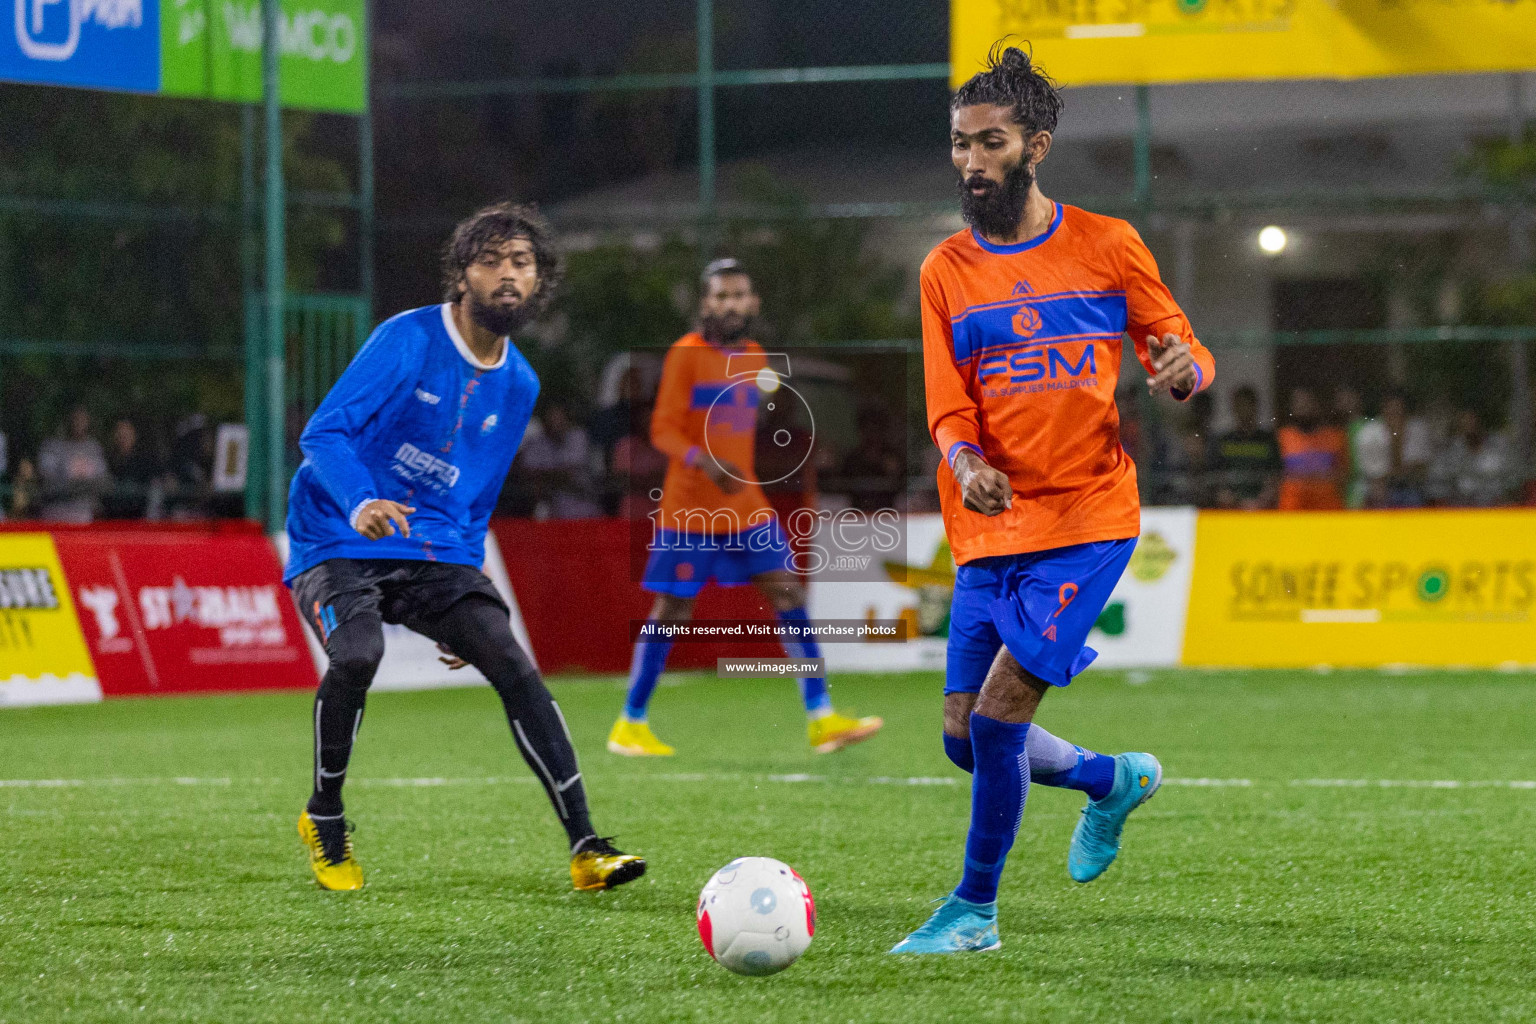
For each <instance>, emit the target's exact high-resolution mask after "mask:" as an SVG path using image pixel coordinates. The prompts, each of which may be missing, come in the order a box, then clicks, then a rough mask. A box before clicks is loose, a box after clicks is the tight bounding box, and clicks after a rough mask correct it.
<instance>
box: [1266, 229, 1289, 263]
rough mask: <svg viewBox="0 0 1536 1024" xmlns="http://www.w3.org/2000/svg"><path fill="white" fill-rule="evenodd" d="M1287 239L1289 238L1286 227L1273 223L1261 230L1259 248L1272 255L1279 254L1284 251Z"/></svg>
mask: <svg viewBox="0 0 1536 1024" xmlns="http://www.w3.org/2000/svg"><path fill="white" fill-rule="evenodd" d="M1287 241H1289V239H1287V238H1286V237H1285V231H1284V229H1282V228H1277V227H1275V225H1273V224H1271V225H1270V226H1269V227H1267V228H1265V229H1264V230H1263V231H1260V232H1259V248H1260V249H1263V250H1264V251H1265V252H1267V253H1269V254H1270V255H1271V256H1275V255H1278V254H1279V253H1280V252H1281V251H1283V250H1284V249H1285V243H1286V242H1287Z"/></svg>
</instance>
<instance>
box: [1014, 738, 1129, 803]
mask: <svg viewBox="0 0 1536 1024" xmlns="http://www.w3.org/2000/svg"><path fill="white" fill-rule="evenodd" d="M1075 749H1076V750H1077V764H1075V765H1073V766H1072V767H1071V768H1068V769H1067V770H1066V771H1064V772H1040V773H1039V774H1034V773H1031V775H1030V779H1031V781H1033V782H1038V783H1040V785H1042V786H1054V787H1056V788H1058V789H1076V790H1081V791H1082V792H1084V793H1087V794H1088V798H1089V799H1090V800H1102V799H1103V798H1104V797H1105V796H1107V795H1108V794H1109V791H1110V790H1111V789H1114V788H1115V759H1114V758H1113V757H1111V756H1109V755H1108V754H1096V753H1094V752H1093V751H1091V750H1084V749H1083V748H1082V747H1076V748H1075Z"/></svg>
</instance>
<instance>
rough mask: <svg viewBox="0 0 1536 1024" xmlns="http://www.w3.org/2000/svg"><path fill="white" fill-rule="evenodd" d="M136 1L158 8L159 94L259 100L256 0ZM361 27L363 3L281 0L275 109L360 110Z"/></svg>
mask: <svg viewBox="0 0 1536 1024" xmlns="http://www.w3.org/2000/svg"><path fill="white" fill-rule="evenodd" d="M18 2H20V0H18ZM26 2H28V3H31V2H34V0H26ZM98 2H99V0H98ZM144 2H145V3H159V4H160V5H161V16H160V33H161V53H162V58H161V85H160V91H161V93H163V94H164V95H167V96H195V97H200V98H202V99H211V100H235V101H239V102H242V103H256V102H259V101H260V100H261V37H262V22H261V2H260V0H221V2H220V3H205V2H203V0H144ZM366 28H367V21H366V17H365V14H364V0H283V3H282V14H281V29H280V32H279V35H280V37H281V44H282V59H281V65H282V66H281V76H282V93H283V106H285V107H302V108H307V109H311V110H334V111H341V112H346V113H360V112H361V111H362V110H363V108H364V106H365V105H366V104H367V87H366V82H367V75H366V68H367V64H366V62H367V60H368V44H367V33H366Z"/></svg>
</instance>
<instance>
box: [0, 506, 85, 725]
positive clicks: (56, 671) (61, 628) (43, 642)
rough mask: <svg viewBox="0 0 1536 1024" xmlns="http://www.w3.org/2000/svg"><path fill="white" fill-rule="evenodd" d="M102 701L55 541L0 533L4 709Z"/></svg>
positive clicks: (0, 646) (1, 695)
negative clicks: (19, 705) (23, 705)
mask: <svg viewBox="0 0 1536 1024" xmlns="http://www.w3.org/2000/svg"><path fill="white" fill-rule="evenodd" d="M100 699H101V688H100V686H99V685H98V684H97V681H96V669H95V668H94V666H93V665H92V664H91V655H90V651H89V650H87V649H86V646H85V637H84V635H82V634H81V632H80V621H79V619H77V618H76V617H75V604H74V601H73V600H71V598H70V593H69V585H68V584H67V583H66V582H65V580H64V570H63V568H62V567H61V566H60V564H59V554H58V551H57V550H55V548H54V545H53V538H52V537H50V536H49V535H48V534H46V533H0V707H3V706H5V705H8V704H11V705H15V704H59V703H68V702H74V701H85V700H100Z"/></svg>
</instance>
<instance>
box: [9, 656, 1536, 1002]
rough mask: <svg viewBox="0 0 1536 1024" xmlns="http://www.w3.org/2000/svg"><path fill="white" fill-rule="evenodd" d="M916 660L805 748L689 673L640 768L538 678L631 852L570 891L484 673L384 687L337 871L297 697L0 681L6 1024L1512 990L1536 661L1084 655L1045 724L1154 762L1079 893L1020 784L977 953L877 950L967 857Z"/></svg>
mask: <svg viewBox="0 0 1536 1024" xmlns="http://www.w3.org/2000/svg"><path fill="white" fill-rule="evenodd" d="M938 688H939V686H938V679H937V677H936V676H933V675H912V676H865V677H846V678H839V679H836V680H834V685H833V693H834V696H835V697H836V698H837V701H838V703H839V705H840V706H847V707H851V708H853V709H856V710H857V711H859V712H863V713H878V714H883V715H884V716H885V717H886V721H887V727H886V729H885V732H884V733H883V734H881V735H880V736H879V737H877V738H876V739H874V740H873V741H871V742H869V743H867V744H865V745H863V746H860V747H856V748H853V749H850V750H847V751H844V752H842V753H840V754H838V755H834V756H829V757H818V756H815V755H813V754H811V753H810V751H809V749H808V747H807V744H806V741H805V733H804V723H803V720H802V718H801V716H800V712H799V710H798V706H797V704H798V702H797V700H796V699H795V694H794V688H793V686H792V685H790V684H786V683H775V682H771V681H742V682H735V681H732V682H722V681H717V680H714V679H704V678H701V677H693V678H687V677H685V678H684V681H683V682H682V684H681V685H677V686H671V685H669V686H665V687H663V688H662V690H661V691H660V692H659V693H658V695H657V698H656V701H655V704H654V707H653V711H652V722H653V725H654V726H655V727H656V730H657V732H658V733H659V734H660V735H661V736H662V738H663V739H665V740H667V741H669V742H672V743H674V744H676V745H677V747H678V750H679V753H678V756H676V757H674V758H670V759H656V760H647V761H640V762H637V761H632V760H626V759H622V758H618V757H614V756H612V755H610V754H608V753H607V752H606V751H605V750H604V749H603V740H604V738H605V736H606V733H607V730H608V727H609V725H610V724H611V722H612V719H613V717H614V715H615V714H616V712H617V710H618V708H619V706H620V702H621V696H622V690H621V688H620V686H619V684H618V683H616V682H614V681H612V680H601V681H590V680H589V681H569V682H559V683H557V684H556V685H555V686H554V689H555V691H556V694H557V696H558V698H559V699H560V702H561V705H562V707H563V708H564V711H565V714H566V717H567V719H568V720H569V722H570V728H571V731H572V733H573V734H574V735H575V737H576V741H577V744H578V747H579V749H580V753H581V756H582V759H583V762H582V763H583V769H584V771H585V774H586V780H587V784H588V789H589V793H590V794H591V800H592V804H593V809H594V816H595V820H596V822H597V824H598V827H599V828H600V829H602V830H603V831H604V833H605V834H606V833H615V834H617V836H618V844H619V845H620V846H621V847H622V848H624V849H626V850H633V851H635V852H639V853H642V854H644V855H645V856H647V857H648V858H649V859H650V862H651V870H650V873H649V874H648V875H647V876H646V877H645V878H644V879H643V880H641V881H639V882H637V883H635V884H633V885H631V886H628V887H626V888H623V889H620V890H617V891H615V892H611V893H603V894H596V895H594V894H584V893H576V892H572V891H571V890H570V883H569V878H568V875H567V871H566V860H565V856H564V844H563V837H562V836H561V834H560V833H559V831H558V829H557V827H556V825H555V820H554V816H553V813H552V812H551V810H550V809H549V807H548V806H547V805H546V803H545V799H544V795H543V792H542V791H541V790H540V789H539V788H538V786H536V785H534V784H533V783H532V781H531V779H530V777H529V773H528V771H527V769H526V768H525V767H524V766H523V764H522V762H521V760H520V759H519V758H518V757H517V754H516V752H515V750H514V748H513V746H512V743H511V740H510V738H509V736H508V733H507V728H506V724H505V722H504V720H503V718H502V716H501V713H500V709H499V706H498V705H497V703H496V701H495V698H494V696H493V695H492V694H491V693H490V691H489V690H485V689H468V690H452V691H438V692H428V693H412V694H378V695H375V696H374V698H373V699H372V701H371V702H370V704H369V709H368V718H367V721H366V723H365V726H364V728H363V733H362V736H361V738H360V742H359V747H358V750H357V754H356V756H355V758H354V760H353V766H352V779H351V782H350V783H349V787H348V791H347V797H348V812H349V816H351V817H353V818H354V819H355V820H356V822H357V824H358V831H357V847H358V852H359V858H360V860H361V861H362V863H363V865H364V868H365V869H366V871H367V876H368V888H367V889H366V890H365V891H363V892H361V893H352V894H347V893H323V892H320V891H318V890H317V889H316V888H315V887H314V885H313V883H312V882H311V881H310V877H309V872H308V869H307V867H306V866H305V863H304V859H303V854H302V851H301V849H300V847H299V844H298V840H297V838H296V837H295V834H294V819H295V818H296V816H297V814H298V812H299V810H300V809H301V807H302V806H303V802H304V799H305V796H306V795H307V792H308V777H309V770H310V765H309V757H310V754H309V741H310V721H311V719H310V706H311V704H310V698H309V697H308V695H304V694H278V695H262V696H250V697H218V698H194V699H176V700H170V699H167V700H140V701H121V702H112V703H106V704H101V705H95V706H88V707H70V708H46V709H32V710H10V711H0V780H4V781H3V782H0V1022H5V1024H23V1022H25V1024H36V1022H52V1021H109V1020H110V1021H118V1020H124V1021H127V1020H132V1021H188V1022H221V1024H234V1022H247V1021H249V1022H257V1021H260V1022H272V1021H281V1022H286V1021H303V1022H306V1024H324V1022H343V1021H348V1022H350V1021H366V1022H371V1021H422V1022H431V1024H459V1022H477V1021H531V1022H538V1024H556V1022H563V1021H666V1020H697V1021H748V1020H774V1021H792V1020H794V1021H800V1020H803V1021H816V1022H826V1021H940V1020H942V1021H1003V1020H1009V1021H1017V1020H1025V1021H1085V1022H1095V1024H1099V1022H1118V1021H1138V1022H1139V1021H1162V1020H1187V1021H1225V1020H1242V1021H1303V1020H1304V1021H1339V1022H1358V1021H1378V1020H1379V1021H1458V1022H1461V1021H1493V1020H1499V1021H1511V1020H1536V853H1533V847H1536V787H1532V786H1531V785H1530V782H1529V780H1536V750H1533V749H1532V737H1536V681H1533V680H1532V679H1531V678H1530V677H1529V676H1524V675H1495V674H1479V673H1424V674H1415V675H1402V676H1389V675H1384V674H1378V673H1370V672H1336V673H1332V674H1326V675H1320V674H1314V673H1259V672H1253V673H1236V672H1181V671H1160V672H1151V673H1113V672H1101V673H1090V674H1089V675H1087V676H1085V677H1083V678H1082V679H1081V680H1080V681H1079V682H1078V683H1077V684H1076V685H1074V686H1073V687H1072V688H1071V689H1070V690H1069V691H1066V692H1061V693H1053V694H1051V695H1050V697H1049V698H1048V699H1047V701H1046V704H1045V706H1044V707H1043V709H1042V713H1041V716H1040V721H1041V723H1042V724H1043V725H1045V726H1046V727H1047V728H1050V729H1052V730H1053V731H1056V732H1057V733H1059V734H1060V735H1062V736H1065V737H1067V738H1069V739H1072V740H1074V741H1076V742H1080V743H1083V744H1085V745H1089V746H1093V747H1096V748H1097V749H1100V750H1108V751H1115V750H1121V749H1145V750H1151V751H1153V752H1154V753H1156V754H1157V755H1158V756H1159V757H1160V758H1161V759H1162V761H1163V764H1164V766H1165V769H1166V772H1167V775H1168V776H1169V779H1170V782H1169V784H1168V785H1166V786H1165V787H1164V788H1163V790H1162V792H1161V793H1160V794H1159V795H1158V797H1157V799H1156V800H1154V801H1153V802H1152V803H1150V804H1148V805H1146V806H1145V807H1144V808H1142V809H1141V810H1140V811H1138V812H1137V813H1136V814H1135V815H1134V816H1133V817H1132V819H1131V821H1130V824H1129V825H1128V827H1127V829H1126V835H1125V839H1126V842H1125V847H1124V851H1123V853H1122V855H1121V858H1120V861H1119V862H1118V863H1117V864H1116V865H1115V866H1114V867H1113V868H1111V869H1110V871H1109V873H1108V874H1106V875H1105V876H1104V877H1103V878H1101V879H1100V880H1099V881H1097V882H1095V883H1093V884H1092V885H1087V886H1080V885H1076V884H1074V883H1072V882H1071V881H1070V880H1069V879H1068V877H1067V873H1066V849H1067V840H1068V837H1069V835H1070V833H1071V829H1072V825H1073V822H1074V820H1075V817H1076V814H1077V810H1078V807H1079V806H1080V804H1081V801H1082V798H1081V796H1080V795H1079V794H1076V793H1070V792H1063V791H1059V790H1048V789H1046V788H1044V787H1040V786H1036V787H1034V789H1033V790H1032V792H1031V794H1030V799H1029V805H1028V809H1027V812H1026V814H1025V816H1024V826H1023V830H1022V832H1021V833H1020V837H1019V841H1018V843H1017V845H1015V847H1014V851H1013V855H1012V858H1011V859H1010V862H1009V866H1008V870H1007V873H1006V874H1005V876H1004V880H1003V890H1002V894H1001V908H1002V910H1001V929H1002V937H1003V949H1002V950H1001V951H1000V952H998V953H991V954H972V955H968V956H959V957H942V958H912V957H890V956H887V955H885V951H886V950H887V949H888V948H889V947H890V946H891V945H892V944H893V943H894V942H896V941H897V940H898V939H900V938H901V937H902V936H903V935H904V934H906V932H907V931H908V930H910V929H911V928H913V927H915V926H916V925H917V924H919V923H921V922H922V920H923V919H924V918H925V917H926V915H927V914H928V912H929V910H930V905H929V901H930V900H931V899H933V898H935V897H938V896H942V895H943V894H945V893H946V892H947V891H948V890H949V889H950V888H951V887H952V886H953V885H954V883H955V881H956V880H957V877H958V869H959V865H960V859H961V846H962V843H963V840H964V834H965V826H966V817H967V807H968V786H967V783H966V779H965V778H964V777H963V776H962V775H961V774H960V773H959V772H958V771H957V770H956V769H954V768H953V767H952V766H950V764H949V763H948V762H947V761H946V760H945V759H944V756H943V752H942V749H941V747H940V744H939V702H940V698H939V696H938ZM18 780H33V784H26V785H22V784H18ZM36 780H61V781H62V782H63V783H64V784H62V785H39V784H36ZM1383 780H1385V781H1387V782H1389V783H1422V784H1424V785H1382V784H1381V782H1382V781H1383ZM1437 781H1438V782H1440V783H1441V784H1440V785H1434V786H1431V785H1427V784H1428V783H1431V782H1437ZM1521 781H1525V782H1527V785H1526V786H1525V787H1520V786H1518V785H1515V786H1511V785H1509V783H1511V782H1514V783H1519V782H1521ZM1197 782H1201V783H1204V784H1195V783H1197ZM1218 783H1219V784H1218ZM1453 783H1455V784H1456V785H1452V784H1453ZM1474 783H1480V784H1481V785H1474ZM747 854H760V855H767V856H773V857H778V858H780V859H782V860H785V861H788V862H789V863H790V864H792V865H794V866H795V867H796V868H797V869H798V870H799V871H800V873H801V874H802V875H804V876H805V878H806V880H807V881H808V882H809V883H810V885H811V888H812V890H813V892H814V893H815V896H816V900H817V905H818V908H819V910H820V922H819V928H818V931H817V934H816V939H815V942H814V943H813V944H812V946H811V948H810V950H809V952H808V953H807V954H806V955H805V957H804V958H803V959H802V960H801V961H800V962H799V963H797V964H796V965H795V966H793V967H791V968H790V969H789V970H788V971H786V972H785V973H783V974H780V975H777V976H775V977H771V978H766V979H753V978H739V977H736V976H734V975H731V974H728V973H727V972H726V971H724V970H723V969H721V968H720V967H718V966H717V965H715V964H714V963H713V962H711V960H710V959H709V957H708V956H707V955H705V953H704V951H703V949H702V947H701V946H700V944H699V941H698V938H697V935H696V932H695V928H694V901H695V899H696V896H697V893H698V890H699V888H700V887H701V886H702V885H703V884H704V882H705V881H706V880H707V879H708V878H709V876H710V874H711V872H712V871H713V870H714V869H715V868H717V867H718V866H720V865H721V864H723V863H725V862H726V861H727V860H729V859H731V858H732V857H735V856H739V855H747Z"/></svg>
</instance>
